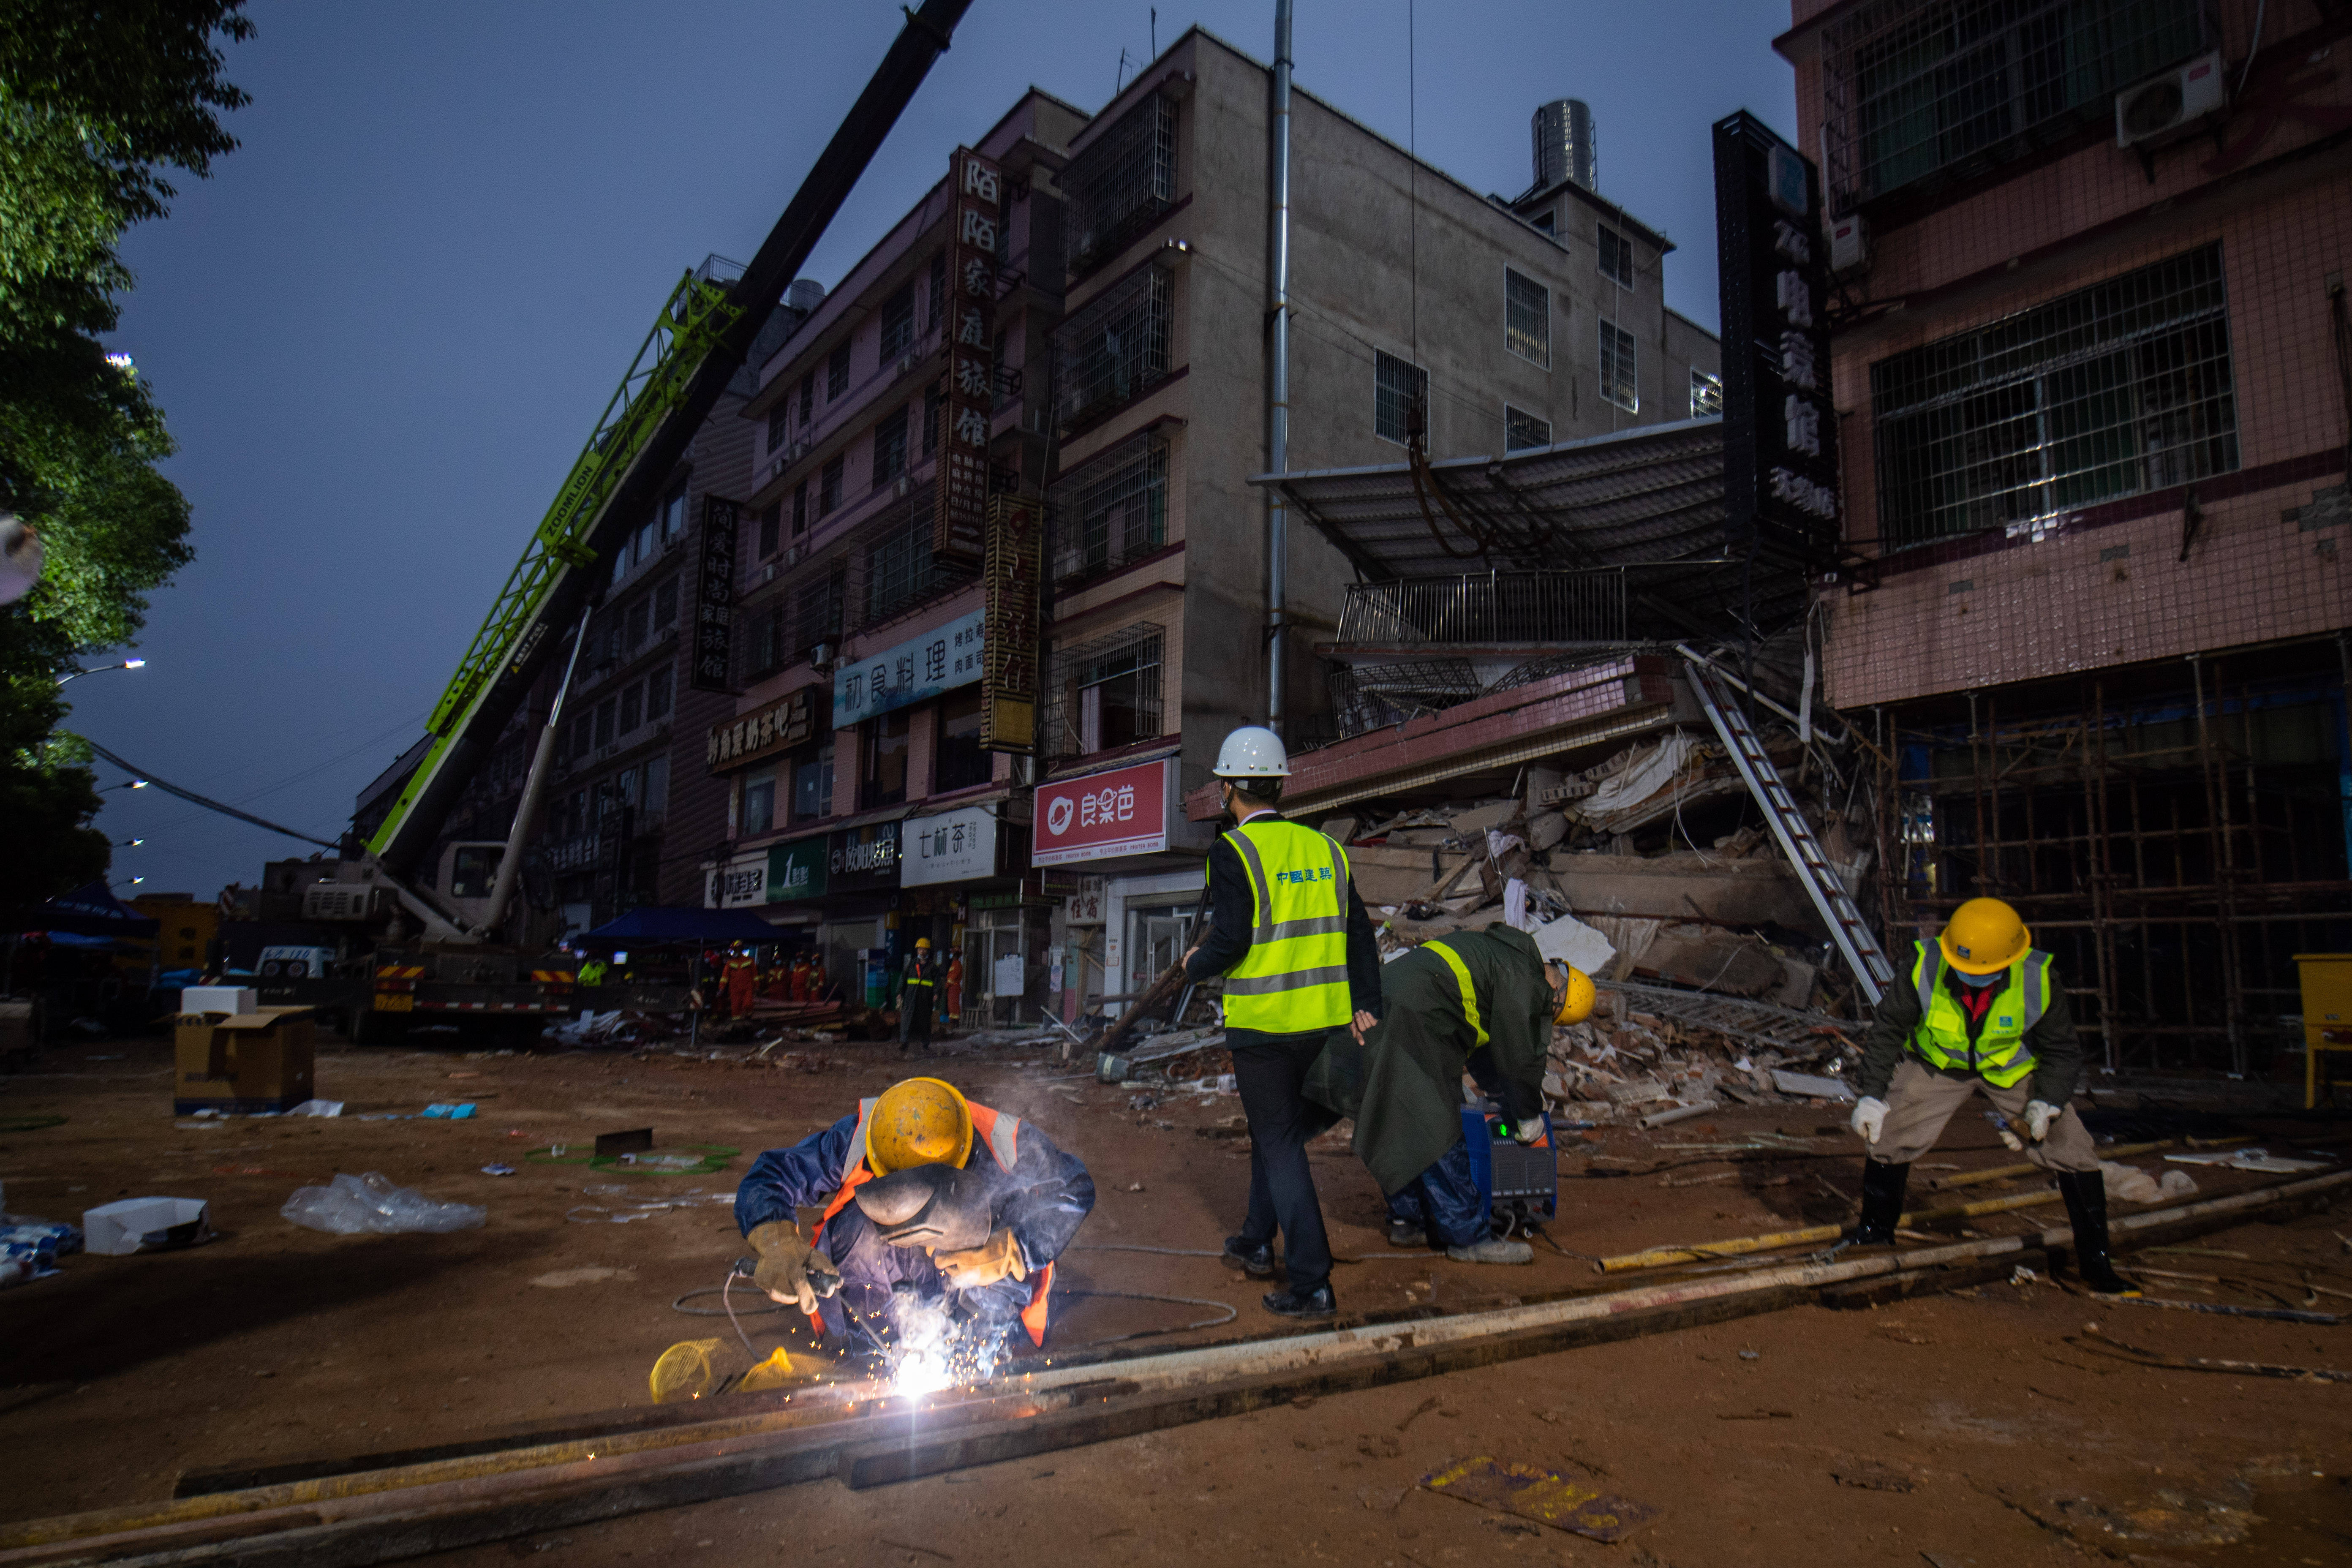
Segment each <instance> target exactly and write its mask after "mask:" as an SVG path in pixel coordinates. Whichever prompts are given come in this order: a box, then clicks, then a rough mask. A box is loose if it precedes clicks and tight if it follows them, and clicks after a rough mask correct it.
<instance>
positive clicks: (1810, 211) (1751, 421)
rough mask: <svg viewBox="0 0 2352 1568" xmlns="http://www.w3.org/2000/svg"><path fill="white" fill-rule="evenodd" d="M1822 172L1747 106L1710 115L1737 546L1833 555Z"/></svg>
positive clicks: (1731, 515)
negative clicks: (1725, 115) (1712, 120)
mask: <svg viewBox="0 0 2352 1568" xmlns="http://www.w3.org/2000/svg"><path fill="white" fill-rule="evenodd" d="M1821 201H1822V180H1821V172H1820V171H1819V170H1818V169H1816V168H1814V166H1813V165H1812V163H1811V162H1809V161H1808V160H1807V159H1806V158H1805V157H1804V156H1803V155H1802V154H1801V153H1799V152H1798V151H1797V150H1796V149H1795V148H1794V147H1791V146H1790V145H1789V144H1788V143H1787V142H1783V141H1781V140H1780V137H1778V136H1777V135H1775V134H1773V133H1772V132H1771V131H1769V130H1768V129H1767V128H1766V127H1765V126H1764V124H1763V123H1762V122H1761V121H1758V120H1757V119H1756V118H1755V117H1754V116H1752V115H1750V114H1748V113H1747V112H1746V111H1745V110H1742V111H1741V112H1739V113H1738V114H1735V115H1732V116H1730V117H1729V118H1728V119H1726V120H1721V121H1717V122H1716V127H1715V224H1716V254H1717V285H1718V289H1719V298H1720V304H1721V308H1722V312H1723V486H1724V502H1725V510H1726V519H1725V521H1726V528H1727V531H1728V533H1729V535H1730V540H1729V542H1730V543H1731V544H1732V545H1733V547H1734V548H1736V549H1738V548H1746V549H1754V550H1756V551H1759V552H1762V553H1764V554H1769V555H1774V556H1778V557H1780V558H1781V559H1784V560H1791V561H1795V562H1798V563H1802V564H1805V565H1808V566H1823V565H1827V564H1829V563H1832V562H1833V561H1835V560H1836V559H1837V554H1838V548H1839V542H1840V541H1839V530H1838V514H1839V510H1840V508H1839V469H1838V449H1837V410H1836V408H1835V407H1834V405H1832V403H1831V401H1830V335H1829V317H1828V305H1829V267H1828V258H1827V257H1826V256H1825V255H1824V251H1825V249H1826V247H1825V246H1824V244H1823V242H1822V221H1821V214H1822V208H1821Z"/></svg>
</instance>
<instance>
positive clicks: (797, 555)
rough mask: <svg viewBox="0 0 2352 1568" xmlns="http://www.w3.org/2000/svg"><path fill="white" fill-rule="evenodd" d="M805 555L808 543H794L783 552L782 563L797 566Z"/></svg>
mask: <svg viewBox="0 0 2352 1568" xmlns="http://www.w3.org/2000/svg"><path fill="white" fill-rule="evenodd" d="M807 555H808V545H807V543H806V542H802V543H799V544H795V545H793V547H792V548H790V549H789V550H786V551H785V552H784V564H785V565H786V566H797V565H799V564H800V563H801V562H802V561H803V559H805V558H806V557H807Z"/></svg>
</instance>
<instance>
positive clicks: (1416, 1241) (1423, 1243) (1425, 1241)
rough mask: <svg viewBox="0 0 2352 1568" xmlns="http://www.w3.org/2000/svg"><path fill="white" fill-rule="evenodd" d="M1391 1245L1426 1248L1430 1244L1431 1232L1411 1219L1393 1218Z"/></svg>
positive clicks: (1390, 1235) (1390, 1233)
mask: <svg viewBox="0 0 2352 1568" xmlns="http://www.w3.org/2000/svg"><path fill="white" fill-rule="evenodd" d="M1389 1245H1390V1246H1391V1247H1419V1248H1422V1249H1423V1250H1426V1249H1427V1248H1428V1246H1429V1232H1428V1231H1426V1230H1424V1229H1423V1227H1421V1226H1417V1225H1415V1224H1413V1223H1412V1221H1411V1220H1409V1219H1391V1221H1389Z"/></svg>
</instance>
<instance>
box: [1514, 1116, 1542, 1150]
mask: <svg viewBox="0 0 2352 1568" xmlns="http://www.w3.org/2000/svg"><path fill="white" fill-rule="evenodd" d="M1543 1135H1544V1124H1543V1118H1542V1117H1540V1116H1529V1117H1525V1118H1522V1119H1521V1120H1519V1121H1515V1122H1513V1123H1512V1124H1511V1137H1512V1138H1513V1139H1514V1140H1515V1141H1517V1142H1518V1143H1520V1144H1521V1145H1522V1146H1524V1145H1526V1144H1529V1143H1533V1142H1535V1141H1536V1140H1538V1138H1541V1137H1542V1136H1543Z"/></svg>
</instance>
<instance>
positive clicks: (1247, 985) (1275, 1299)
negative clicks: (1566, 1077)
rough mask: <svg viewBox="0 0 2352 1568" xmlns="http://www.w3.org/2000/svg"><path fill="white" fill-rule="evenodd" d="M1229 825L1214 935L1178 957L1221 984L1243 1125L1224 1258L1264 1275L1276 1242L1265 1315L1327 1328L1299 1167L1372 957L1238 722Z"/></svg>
mask: <svg viewBox="0 0 2352 1568" xmlns="http://www.w3.org/2000/svg"><path fill="white" fill-rule="evenodd" d="M1214 771H1215V773H1216V777H1217V782H1218V784H1219V786H1220V793H1221V795H1222V805H1223V808H1224V811H1225V814H1226V816H1229V817H1231V818H1232V820H1233V823H1234V826H1232V827H1231V828H1229V829H1227V830H1226V831H1225V832H1224V833H1223V834H1222V835H1220V836H1219V837H1218V839H1217V842H1216V844H1215V845H1214V846H1213V847H1212V848H1211V849H1210V851H1209V866H1208V882H1209V887H1208V892H1209V910H1210V916H1209V931H1208V933H1207V935H1205V936H1204V937H1202V939H1201V941H1200V942H1197V943H1195V944H1194V945H1193V947H1192V949H1191V950H1190V951H1189V952H1186V953H1185V955H1184V972H1185V973H1186V975H1187V976H1189V977H1190V978H1192V979H1193V980H1205V979H1207V978H1208V977H1209V976H1211V975H1213V974H1222V975H1223V976H1224V977H1225V1045H1226V1047H1228V1048H1229V1049H1231V1050H1232V1052H1233V1054H1234V1086H1235V1087H1236V1088H1237V1089H1240V1090H1241V1096H1242V1110H1243V1112H1244V1114H1245V1115H1246V1116H1247V1117H1248V1119H1249V1134H1250V1188H1249V1210H1248V1213H1247V1214H1246V1215H1244V1218H1243V1220H1242V1230H1241V1234H1240V1235H1239V1236H1235V1237H1228V1238H1227V1239H1226V1242H1225V1260H1226V1261H1227V1262H1228V1263H1231V1264H1233V1265H1234V1267H1236V1268H1241V1269H1242V1270H1243V1271H1244V1272H1245V1273H1248V1274H1251V1275H1255V1276H1256V1277H1258V1278H1261V1279H1263V1278H1265V1277H1267V1276H1270V1275H1271V1274H1273V1272H1274V1233H1275V1230H1276V1227H1277V1226H1278V1227H1279V1228H1280V1229H1281V1231H1282V1247H1283V1261H1284V1263H1285V1265H1286V1268H1287V1269H1288V1271H1289V1275H1290V1279H1289V1288H1288V1289H1285V1290H1276V1291H1273V1292H1270V1293H1268V1294H1267V1295H1266V1296H1265V1309H1266V1310H1267V1311H1270V1312H1274V1313H1276V1314H1278V1315H1280V1316H1282V1317H1286V1318H1324V1317H1328V1316H1330V1315H1331V1314H1332V1313H1333V1312H1334V1311H1336V1310H1338V1309H1337V1307H1336V1306H1335V1305H1334V1303H1333V1301H1332V1297H1331V1242H1330V1238H1329V1237H1328V1236H1327V1235H1326V1234H1325V1231H1324V1228H1323V1209H1322V1205H1320V1204H1319V1203H1318V1201H1317V1199H1316V1196H1315V1177H1314V1173H1312V1172H1311V1171H1310V1170H1309V1169H1308V1168H1307V1140H1308V1139H1309V1138H1312V1137H1314V1136H1315V1135H1316V1134H1317V1133H1318V1132H1321V1131H1326V1130H1328V1128H1330V1127H1331V1126H1332V1125H1333V1124H1334V1122H1335V1121H1336V1120H1337V1118H1335V1117H1334V1116H1333V1115H1332V1113H1331V1112H1330V1111H1329V1110H1326V1109H1325V1108H1324V1107H1322V1106H1320V1105H1317V1104H1315V1103H1313V1102H1312V1101H1310V1100H1307V1097H1306V1095H1305V1093H1304V1092H1303V1090H1304V1088H1305V1086H1306V1082H1307V1072H1308V1070H1309V1069H1311V1068H1313V1067H1314V1065H1315V1061H1316V1058H1318V1057H1320V1056H1321V1055H1322V1054H1323V1043H1324V1038H1325V1037H1326V1036H1328V1034H1329V1033H1330V1032H1331V1031H1332V1030H1333V1029H1336V1028H1339V1027H1341V1026H1348V1027H1350V1028H1352V1029H1353V1030H1354V1031H1355V1034H1356V1037H1357V1038H1359V1039H1360V1038H1361V1037H1362V1035H1363V1031H1364V1030H1366V1029H1368V1028H1370V1027H1371V1026H1372V1024H1373V1022H1374V1021H1375V1019H1376V1018H1377V1016H1378V1014H1379V1009H1380V1005H1381V954H1380V949H1379V948H1378V946H1376V945H1375V944H1374V942H1373V940H1372V922H1371V918H1370V916H1369V915H1367V914H1365V913H1364V901H1363V900H1361V899H1360V898H1358V897H1357V896H1356V884H1355V882H1354V880H1353V879H1352V878H1351V877H1350V876H1349V871H1348V852H1347V851H1346V850H1345V849H1343V848H1341V847H1339V844H1338V843H1337V842H1336V841H1334V840H1332V839H1330V838H1328V837H1325V836H1324V835H1322V834H1321V833H1318V832H1317V831H1316V830H1315V829H1314V828H1312V827H1308V826H1304V825H1303V824H1300V823H1296V822H1287V821H1285V820H1284V819H1283V816H1282V814H1281V813H1280V812H1278V811H1276V809H1275V803H1276V802H1277V801H1279V800H1280V799H1281V798H1282V781H1283V780H1284V779H1286V778H1287V777H1289V776H1290V756H1289V753H1288V752H1286V751H1285V750H1284V748H1283V744H1282V738H1281V737H1280V736H1278V735H1276V733H1275V732H1274V731H1271V730H1266V729H1261V728H1259V727H1257V726H1255V725H1245V726H1244V727H1243V728H1241V729H1239V730H1235V731H1234V732H1233V733H1232V734H1230V735H1228V736H1226V737H1225V743H1224V745H1223V748H1222V749H1221V750H1220V751H1219V752H1218V753H1217V765H1216V768H1215V770H1214Z"/></svg>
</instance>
